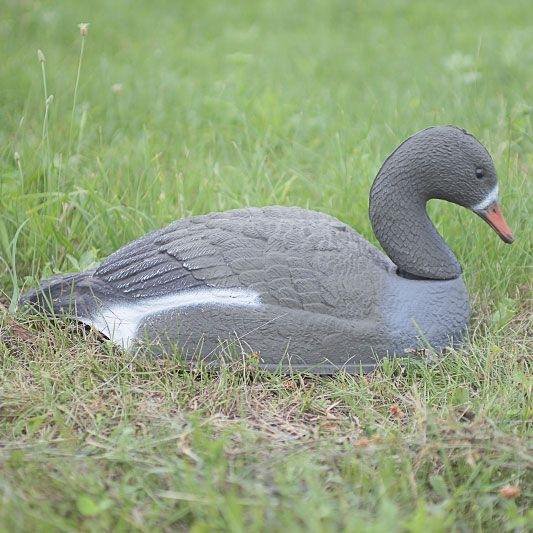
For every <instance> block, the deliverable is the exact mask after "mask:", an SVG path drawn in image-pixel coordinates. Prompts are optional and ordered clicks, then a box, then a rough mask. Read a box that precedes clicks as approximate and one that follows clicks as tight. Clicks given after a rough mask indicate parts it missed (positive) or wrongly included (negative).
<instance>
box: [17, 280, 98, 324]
mask: <svg viewBox="0 0 533 533" xmlns="http://www.w3.org/2000/svg"><path fill="white" fill-rule="evenodd" d="M93 273H94V270H87V271H86V272H77V273H74V274H62V275H58V276H53V277H51V278H48V279H46V280H44V281H42V282H41V284H40V285H39V286H38V287H36V288H34V289H30V290H29V291H27V292H25V293H24V294H22V296H21V297H20V299H19V306H20V307H22V308H33V309H34V310H36V311H38V312H41V313H44V314H46V315H52V316H56V315H70V316H73V317H83V316H86V315H88V314H90V308H94V300H95V294H94V290H93V285H94V284H93V283H92V280H94V278H93Z"/></svg>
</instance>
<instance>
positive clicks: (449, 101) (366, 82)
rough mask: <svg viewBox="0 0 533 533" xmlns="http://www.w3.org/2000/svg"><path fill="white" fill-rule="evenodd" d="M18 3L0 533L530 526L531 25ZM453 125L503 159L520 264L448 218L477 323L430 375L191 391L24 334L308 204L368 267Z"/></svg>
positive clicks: (454, 9)
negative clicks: (27, 304) (130, 265)
mask: <svg viewBox="0 0 533 533" xmlns="http://www.w3.org/2000/svg"><path fill="white" fill-rule="evenodd" d="M0 3H1V5H0V11H1V18H0V57H1V61H0V80H1V81H0V258H1V260H0V292H1V293H2V294H3V296H2V301H3V302H4V307H3V310H2V311H0V331H1V336H0V364H1V373H0V530H2V531H4V530H5V531H23V530H25V531H30V530H41V531H48V530H50V531H52V530H53V531H56V530H59V531H74V530H84V531H102V530H112V529H113V530H115V529H116V530H131V529H136V530H140V531H153V530H171V529H191V530H193V531H212V530H232V531H262V530H272V531H288V530H290V531H292V530H307V531H335V530H338V529H345V530H349V531H380V532H381V531H384V532H390V531H413V532H418V531H420V532H423V531H450V530H455V531H468V530H477V531H479V530H495V531H521V530H522V531H526V530H527V529H528V528H529V527H531V524H532V520H533V514H532V511H531V510H529V505H530V503H531V470H530V469H531V467H532V466H533V459H532V455H531V442H532V441H531V436H532V433H531V427H530V425H529V422H530V420H531V415H532V410H531V386H532V381H531V377H530V370H531V368H530V366H531V353H533V347H532V345H531V337H530V335H531V318H530V312H531V309H530V308H528V299H529V298H530V296H531V294H530V289H531V284H530V279H529V277H528V271H527V267H528V266H529V264H531V224H529V221H530V220H531V212H530V208H531V196H532V195H531V184H530V183H529V187H528V177H529V173H530V171H531V166H532V163H533V150H532V148H533V143H532V140H531V132H532V128H531V102H532V95H533V91H532V88H533V87H532V85H533V79H532V72H531V65H532V64H533V10H532V9H531V6H530V3H529V2H527V0H524V1H521V0H511V1H508V2H501V1H496V0H494V1H484V2H481V1H479V2H477V1H472V2H464V1H459V0H449V1H447V2H428V1H412V2H409V1H407V0H393V1H391V2H380V1H377V0H376V1H372V2H363V1H355V0H354V1H341V0H313V1H303V0H302V1H300V0H294V1H289V2H288V1H282V0H272V1H257V2H250V1H245V0H243V1H235V2H229V1H228V2H215V1H203V0H202V1H197V2H185V1H158V2H141V1H133V0H131V1H126V0H117V1H114V2H106V1H103V0H98V1H91V2H82V1H71V2H57V1H56V2H53V1H51V0H50V1H49V0H43V1H33V0H25V1H22V0H2V1H1V2H0ZM80 22H89V23H90V26H89V27H88V31H85V30H84V31H82V33H87V35H84V36H82V35H80V30H79V29H78V23H80ZM38 50H40V52H38ZM449 123H452V124H457V125H460V126H462V127H464V128H466V129H467V130H469V131H470V132H472V133H473V134H475V135H476V136H477V137H478V138H479V139H480V140H481V141H482V142H483V143H484V144H485V145H486V146H487V148H488V149H489V151H490V152H491V154H492V156H493V158H494V162H495V165H496V168H497V170H498V173H499V176H500V188H501V197H502V198H501V200H502V205H503V209H504V212H505V214H506V217H507V219H508V221H509V223H510V225H511V226H512V228H513V229H514V231H515V235H516V237H517V239H516V242H515V243H514V244H513V245H512V246H506V245H504V244H503V243H502V242H501V241H500V240H499V239H498V237H497V236H496V235H495V234H493V233H492V231H491V230H490V228H489V227H488V226H486V225H485V224H483V222H482V221H481V220H480V219H479V218H477V217H476V216H474V215H473V214H472V213H469V212H467V211H466V210H464V209H461V208H460V207H458V206H453V205H449V204H445V203H444V202H433V203H432V205H431V206H430V211H431V216H432V218H433V220H434V221H435V223H436V225H437V227H438V229H439V231H440V232H442V234H443V235H444V236H445V238H446V240H447V242H448V243H449V244H450V245H451V247H452V248H453V249H454V251H455V252H456V255H457V257H458V258H459V260H460V262H461V264H462V266H463V269H464V275H465V280H466V283H467V286H468V288H469V291H470V295H471V301H472V307H473V318H472V324H471V330H470V341H469V342H468V343H467V344H466V345H465V346H464V348H463V349H461V350H457V351H450V352H449V353H447V354H446V355H445V356H444V357H442V358H440V359H438V360H437V361H436V362H433V363H431V364H430V363H428V362H426V361H425V360H424V359H423V358H421V359H420V360H416V361H414V360H413V361H411V362H405V361H404V362H401V363H400V362H398V361H391V362H385V363H384V364H383V365H382V366H381V367H380V368H379V369H378V370H377V371H375V372H374V373H373V374H371V375H369V376H362V375H357V376H353V375H346V374H339V375H337V376H335V377H321V378H319V377H313V376H300V375H276V374H267V373H264V372H261V371H260V370H258V369H257V368H254V364H253V361H252V362H248V361H246V360H244V361H237V362H235V363H233V364H227V365H225V366H224V367H223V368H221V369H220V371H218V372H208V371H206V370H205V369H198V370H195V371H194V372H188V371H187V370H186V369H183V368H182V367H181V366H180V364H179V361H178V359H176V360H173V359H171V358H169V359H166V360H154V359H152V358H150V357H145V356H143V355H142V354H141V353H136V354H132V353H129V354H124V353H121V352H120V351H119V350H118V349H114V348H113V347H112V346H109V345H108V344H105V343H101V342H100V341H99V340H98V339H97V338H96V337H95V336H94V335H93V334H86V335H81V334H79V333H77V332H76V331H75V330H74V328H73V327H72V326H63V325H61V324H55V323H51V322H47V321H46V320H44V319H34V318H31V317H28V316H24V315H23V314H22V313H20V312H17V311H16V309H15V307H16V306H15V305H14V302H15V301H16V299H17V297H18V294H19V292H20V291H21V290H24V288H27V287H30V286H34V285H35V284H36V283H37V282H38V280H39V279H41V278H43V277H46V276H49V275H51V274H53V273H57V272H69V271H76V270H81V269H84V268H87V267H89V266H91V265H94V264H96V263H97V262H98V261H100V260H102V259H103V258H105V257H106V256H107V255H108V254H109V253H110V252H112V251H114V250H115V249H117V248H118V247H119V246H121V245H122V244H124V243H126V242H128V241H130V240H131V239H133V238H135V237H138V236H140V235H142V234H144V233H145V232H147V231H149V230H152V229H154V228H158V227H161V226H163V225H165V224H166V223H168V222H170V221H172V220H174V219H177V218H180V217H185V216H189V215H194V214H200V213H206V212H209V211H214V210H225V209H230V208H235V207H239V206H252V205H255V206H261V205H269V204H281V205H299V206H302V207H308V208H312V209H318V210H321V211H324V212H326V213H329V214H332V215H334V216H336V217H338V218H340V219H341V220H343V221H344V222H347V223H348V224H350V225H352V226H353V227H354V228H356V229H357V230H358V231H359V232H360V233H361V234H362V235H363V236H364V237H365V238H367V239H369V240H370V241H371V242H373V243H376V240H375V238H374V236H373V235H372V231H371V228H370V223H369V221H368V216H367V205H368V191H369V188H370V185H371V183H372V180H373V178H374V176H375V174H376V172H377V171H378V169H379V167H380V164H381V162H382V161H383V160H384V158H385V157H386V156H387V154H388V153H390V151H391V150H392V149H394V147H395V146H396V145H397V144H398V143H399V142H400V141H402V140H403V139H404V138H405V137H406V136H408V135H410V134H412V133H413V132H415V131H417V130H420V129H422V128H424V127H427V126H429V125H433V124H449ZM528 210H529V211H528ZM7 308H10V310H9V311H8V310H7Z"/></svg>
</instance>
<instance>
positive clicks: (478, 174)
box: [476, 168, 484, 179]
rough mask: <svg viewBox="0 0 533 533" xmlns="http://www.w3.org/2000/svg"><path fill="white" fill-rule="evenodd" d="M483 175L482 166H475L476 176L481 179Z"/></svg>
mask: <svg viewBox="0 0 533 533" xmlns="http://www.w3.org/2000/svg"><path fill="white" fill-rule="evenodd" d="M483 176H484V174H483V169H482V168H476V178H478V179H481V178H482V177H483Z"/></svg>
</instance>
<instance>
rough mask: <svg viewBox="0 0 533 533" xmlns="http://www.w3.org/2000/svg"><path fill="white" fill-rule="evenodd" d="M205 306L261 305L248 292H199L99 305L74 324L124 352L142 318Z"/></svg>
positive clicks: (225, 290)
mask: <svg viewBox="0 0 533 533" xmlns="http://www.w3.org/2000/svg"><path fill="white" fill-rule="evenodd" d="M209 305H222V306H232V307H233V306H243V307H257V306H259V305H261V300H260V298H259V295H258V294H257V293H255V292H253V291H249V290H242V289H201V290H197V291H187V292H181V293H178V294H169V295H168V296H160V297H156V298H146V299H144V300H136V301H131V302H127V303H126V302H118V303H116V304H110V305H107V306H106V305H105V303H102V304H101V307H100V308H99V309H98V311H97V312H96V313H95V314H94V315H93V316H91V317H90V318H87V317H79V318H78V320H80V322H83V323H84V324H87V325H88V326H92V327H94V328H96V329H97V330H98V331H100V332H101V333H103V334H104V335H105V336H106V337H108V338H109V339H111V340H112V341H113V342H114V343H116V344H118V345H119V346H122V347H123V348H125V349H128V348H129V347H130V346H131V343H132V342H133V340H135V336H136V334H137V328H138V327H139V324H140V323H141V322H142V320H144V319H145V318H146V317H148V316H150V315H153V314H154V313H159V312H161V311H169V310H171V309H180V308H183V307H190V306H209Z"/></svg>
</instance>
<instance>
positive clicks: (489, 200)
mask: <svg viewBox="0 0 533 533" xmlns="http://www.w3.org/2000/svg"><path fill="white" fill-rule="evenodd" d="M497 201H498V185H497V184H496V185H495V186H494V189H492V191H490V192H489V194H487V196H486V197H485V199H484V200H481V202H479V204H476V205H474V206H472V211H483V209H487V207H489V205H490V204H493V203H494V202H497Z"/></svg>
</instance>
